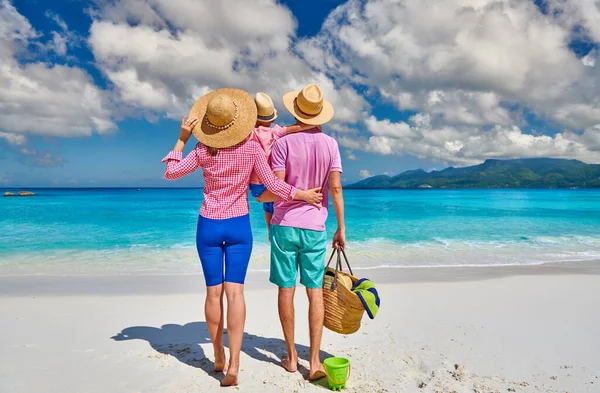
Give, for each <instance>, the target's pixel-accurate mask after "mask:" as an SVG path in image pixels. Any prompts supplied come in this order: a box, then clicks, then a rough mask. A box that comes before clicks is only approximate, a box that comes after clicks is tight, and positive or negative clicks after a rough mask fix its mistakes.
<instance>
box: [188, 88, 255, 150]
mask: <svg viewBox="0 0 600 393" xmlns="http://www.w3.org/2000/svg"><path fill="white" fill-rule="evenodd" d="M216 94H225V95H227V96H228V97H230V98H231V99H232V100H233V102H235V103H236V104H237V105H238V117H237V119H236V121H235V123H233V125H232V126H231V127H229V128H227V129H225V130H216V129H214V128H212V127H209V126H208V124H207V118H206V107H207V106H208V102H209V101H210V99H211V98H212V97H213V96H214V95H216ZM256 112H257V111H256V104H255V103H254V99H253V98H252V96H251V95H250V94H249V93H247V92H245V91H244V90H239V89H230V88H224V89H218V90H214V91H211V92H210V93H207V94H205V95H204V96H202V97H200V99H198V101H196V103H195V104H194V106H192V109H191V110H190V114H189V116H190V117H197V118H198V124H196V126H195V127H194V129H193V130H192V133H193V134H194V136H195V137H196V139H198V141H199V142H200V143H202V144H203V145H205V146H208V147H214V148H217V149H224V148H226V147H231V146H235V145H238V144H240V143H241V142H243V141H244V140H246V138H248V136H249V135H250V134H251V133H252V130H253V129H254V125H255V123H256Z"/></svg>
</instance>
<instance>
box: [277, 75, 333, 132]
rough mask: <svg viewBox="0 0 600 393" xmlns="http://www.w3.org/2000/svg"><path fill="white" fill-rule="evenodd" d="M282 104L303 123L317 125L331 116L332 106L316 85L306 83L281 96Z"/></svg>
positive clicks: (323, 122) (325, 121)
mask: <svg viewBox="0 0 600 393" xmlns="http://www.w3.org/2000/svg"><path fill="white" fill-rule="evenodd" d="M283 104H284V105H285V107H286V108H287V110H288V111H290V113H291V114H292V115H293V116H294V117H295V118H296V119H298V120H299V121H301V122H302V123H304V124H310V125H315V126H318V125H320V124H325V123H327V122H328V121H329V120H331V119H332V118H333V106H332V105H331V104H330V103H329V101H327V100H325V99H324V98H323V92H322V91H321V88H320V87H319V86H317V85H314V84H310V85H306V86H305V87H304V88H303V89H302V90H300V91H292V92H291V93H287V94H286V95H284V96H283Z"/></svg>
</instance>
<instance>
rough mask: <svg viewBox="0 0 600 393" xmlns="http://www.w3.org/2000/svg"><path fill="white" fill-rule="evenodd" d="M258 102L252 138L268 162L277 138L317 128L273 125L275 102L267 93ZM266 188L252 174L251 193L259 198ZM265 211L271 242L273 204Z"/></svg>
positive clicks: (296, 125) (266, 207)
mask: <svg viewBox="0 0 600 393" xmlns="http://www.w3.org/2000/svg"><path fill="white" fill-rule="evenodd" d="M254 102H256V109H257V110H258V115H257V119H256V126H255V128H254V132H253V133H252V136H251V138H253V139H254V140H256V141H257V142H258V143H260V145H261V146H262V148H263V150H264V151H265V154H266V155H267V160H268V161H269V163H271V148H272V147H273V143H275V140H276V139H277V138H281V137H283V136H285V135H287V134H291V133H293V132H299V131H304V130H309V129H311V128H314V127H315V126H311V125H306V124H302V123H297V124H294V125H291V126H288V127H282V126H280V125H277V124H275V125H273V122H274V121H275V119H277V110H276V109H275V106H274V105H273V100H272V99H271V97H269V96H268V95H267V94H265V93H258V94H256V97H255V98H254ZM265 190H266V187H265V186H264V185H263V184H262V183H261V182H260V179H259V178H258V175H257V174H256V173H252V176H251V177H250V193H251V194H252V196H253V197H254V198H258V197H259V196H261V195H262V193H263V192H265ZM263 210H264V212H265V221H266V222H267V230H268V231H269V241H270V239H271V218H272V217H273V202H267V203H263Z"/></svg>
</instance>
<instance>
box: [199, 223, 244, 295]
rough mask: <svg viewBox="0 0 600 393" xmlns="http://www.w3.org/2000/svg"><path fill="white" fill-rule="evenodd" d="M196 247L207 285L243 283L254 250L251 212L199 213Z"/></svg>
mask: <svg viewBox="0 0 600 393" xmlns="http://www.w3.org/2000/svg"><path fill="white" fill-rule="evenodd" d="M196 247H197V248H198V255H199V256H200V263H201V264H202V270H203V271H204V279H205V281H206V286H207V287H212V286H215V285H219V284H223V282H225V281H226V282H233V283H237V284H243V283H244V280H245V279H246V272H247V271H248V263H249V262H250V255H251V254H252V229H251V228H250V216H249V215H247V214H246V215H245V216H241V217H235V218H229V219H226V220H212V219H210V218H205V217H202V216H199V218H198V231H197V232H196ZM223 263H224V265H225V266H224V267H225V273H224V274H223Z"/></svg>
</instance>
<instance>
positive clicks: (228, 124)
mask: <svg viewBox="0 0 600 393" xmlns="http://www.w3.org/2000/svg"><path fill="white" fill-rule="evenodd" d="M233 105H235V115H233V120H231V121H230V122H229V123H227V124H225V125H224V126H216V125H214V124H213V123H211V122H210V120H208V115H207V116H206V125H207V126H209V127H210V128H214V129H215V130H226V129H228V128H229V127H231V126H232V125H234V124H235V121H236V120H237V118H238V104H236V103H235V101H233Z"/></svg>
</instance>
